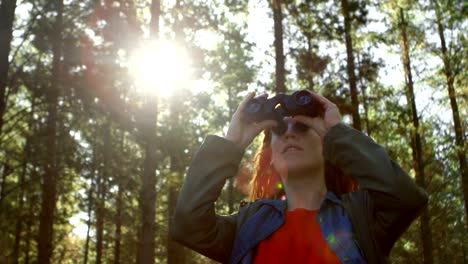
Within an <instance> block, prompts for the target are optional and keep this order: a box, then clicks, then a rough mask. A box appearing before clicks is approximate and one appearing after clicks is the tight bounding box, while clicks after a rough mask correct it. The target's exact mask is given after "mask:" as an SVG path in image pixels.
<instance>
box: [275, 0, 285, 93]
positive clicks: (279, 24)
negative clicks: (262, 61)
mask: <svg viewBox="0 0 468 264" xmlns="http://www.w3.org/2000/svg"><path fill="white" fill-rule="evenodd" d="M282 5H283V0H272V9H273V22H274V31H275V41H274V45H275V59H276V71H275V76H276V91H275V92H276V93H286V77H285V75H286V72H285V68H284V48H283V11H282Z"/></svg>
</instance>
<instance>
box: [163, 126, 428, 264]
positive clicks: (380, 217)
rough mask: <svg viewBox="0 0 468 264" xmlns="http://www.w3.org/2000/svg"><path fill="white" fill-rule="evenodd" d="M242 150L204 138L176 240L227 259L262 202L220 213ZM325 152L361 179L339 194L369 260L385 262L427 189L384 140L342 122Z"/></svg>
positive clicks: (174, 230)
mask: <svg viewBox="0 0 468 264" xmlns="http://www.w3.org/2000/svg"><path fill="white" fill-rule="evenodd" d="M243 154H244V151H243V149H241V148H240V147H238V146H236V145H235V144H233V143H232V142H230V141H228V140H226V139H224V138H221V137H217V136H208V137H207V138H206V139H205V141H204V143H203V144H202V146H201V147H200V149H199V151H198V153H197V154H196V155H195V157H194V159H193V160H192V164H191V166H190V168H189V170H188V173H187V176H186V179H185V182H184V184H183V187H182V189H181V192H180V194H179V199H178V203H177V207H176V211H175V214H174V216H173V219H172V223H171V228H170V234H171V237H172V238H173V239H174V240H176V241H178V242H179V243H181V244H183V245H185V246H187V247H189V248H191V249H193V250H195V251H197V252H199V253H201V254H203V255H205V256H207V257H209V258H212V259H214V260H217V261H219V262H222V263H228V261H229V258H230V254H231V250H232V247H233V243H234V240H235V238H236V233H237V230H240V226H242V224H243V223H244V222H245V221H246V219H247V218H249V217H250V216H251V215H253V214H254V213H255V212H256V211H257V210H258V209H259V207H260V206H261V205H262V202H261V200H257V201H255V202H252V203H249V204H248V205H246V206H243V207H241V208H240V209H239V211H238V212H237V213H234V214H232V215H226V216H224V215H217V214H216V213H215V209H214V203H215V201H216V200H217V199H218V197H219V195H220V193H221V190H222V188H223V186H224V184H225V182H226V180H227V179H228V178H230V177H233V176H235V175H236V174H237V170H238V167H239V164H240V161H241V159H242V156H243ZM323 155H324V158H325V159H326V160H327V161H329V162H330V163H331V164H332V165H334V166H336V167H338V168H340V169H341V170H342V171H343V173H345V174H346V175H352V176H354V177H355V178H356V179H357V181H358V183H359V189H358V190H357V191H354V192H351V193H347V194H344V195H341V197H340V199H341V200H342V201H343V206H344V207H345V209H346V211H347V212H348V213H349V216H350V219H351V222H352V225H353V229H354V230H355V232H356V235H357V239H358V242H359V246H360V247H361V249H362V251H363V253H364V255H365V257H366V259H367V262H368V263H386V262H387V261H388V255H389V253H390V250H391V249H392V247H393V245H394V244H395V242H396V240H397V239H398V238H399V236H400V235H401V234H402V233H403V232H404V231H405V230H406V229H407V228H408V226H409V225H410V224H411V222H412V221H413V220H414V219H415V218H416V217H417V216H418V215H419V214H420V213H421V211H422V210H423V208H424V207H425V205H426V203H427V201H428V196H427V194H426V192H425V191H424V190H422V189H421V188H419V187H418V186H417V185H416V184H415V183H414V182H413V180H412V179H411V178H410V177H409V176H408V175H407V174H406V173H405V172H404V171H403V170H402V169H401V168H400V166H398V164H396V163H394V162H393V161H392V160H390V158H389V157H388V155H387V153H386V152H385V150H384V149H383V148H382V147H381V146H379V145H378V144H376V143H375V142H374V141H373V140H372V139H371V138H369V137H367V136H366V135H364V134H363V133H361V132H359V131H357V130H355V129H353V128H351V127H348V126H346V125H344V124H342V123H340V124H337V125H335V126H333V127H332V128H330V130H329V131H328V133H327V134H326V135H325V138H324V142H323ZM285 210H286V208H285Z"/></svg>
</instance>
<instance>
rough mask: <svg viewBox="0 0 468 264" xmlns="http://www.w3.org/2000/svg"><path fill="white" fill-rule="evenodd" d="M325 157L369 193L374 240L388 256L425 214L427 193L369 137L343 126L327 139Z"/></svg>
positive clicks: (340, 125) (337, 126) (339, 125)
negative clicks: (417, 218)
mask: <svg viewBox="0 0 468 264" xmlns="http://www.w3.org/2000/svg"><path fill="white" fill-rule="evenodd" d="M323 151H324V157H325V159H326V160H328V161H329V162H331V163H332V164H333V165H335V166H337V167H338V168H340V169H341V170H342V171H343V173H344V174H346V175H351V176H353V177H355V178H356V180H357V181H358V183H359V188H360V189H361V190H364V191H367V192H368V193H369V196H370V199H371V204H372V205H373V210H374V212H372V213H373V215H374V217H375V223H376V225H375V226H374V227H373V228H374V229H373V231H374V232H375V236H376V238H377V240H378V241H380V242H379V244H380V246H381V249H382V250H383V252H385V253H387V254H388V253H389V251H390V250H391V248H392V246H393V244H394V243H395V241H396V240H397V239H398V237H399V236H400V235H401V234H402V233H403V232H404V231H405V230H406V229H407V228H408V226H409V225H410V224H411V222H412V221H413V220H414V219H415V218H416V217H417V216H418V215H419V214H420V213H421V212H422V210H423V209H424V207H425V205H426V204H427V201H428V195H427V193H426V192H425V191H424V190H423V189H422V188H420V187H418V186H417V185H416V184H415V183H414V181H413V180H412V179H411V178H410V177H409V176H408V174H407V173H406V172H404V171H403V170H402V169H401V167H400V166H399V165H398V164H396V163H395V162H393V161H392V160H391V159H390V158H389V157H388V155H387V153H386V151H385V150H384V149H383V148H382V147H381V146H379V145H378V144H377V143H375V142H374V141H373V140H372V139H371V138H370V137H368V136H366V135H364V134H363V133H361V132H360V131H357V130H355V129H353V128H351V127H348V126H346V125H344V124H342V123H340V124H337V125H335V126H333V127H332V128H330V130H329V131H328V133H327V134H326V136H325V139H324V149H323Z"/></svg>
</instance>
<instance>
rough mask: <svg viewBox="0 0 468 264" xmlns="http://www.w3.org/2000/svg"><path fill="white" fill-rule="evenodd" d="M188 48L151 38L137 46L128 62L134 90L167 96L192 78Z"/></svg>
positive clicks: (187, 83)
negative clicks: (145, 43)
mask: <svg viewBox="0 0 468 264" xmlns="http://www.w3.org/2000/svg"><path fill="white" fill-rule="evenodd" d="M190 65H191V60H190V58H189V56H188V54H187V51H186V50H185V49H184V48H183V47H181V46H179V45H178V44H177V43H174V42H171V41H165V40H160V41H154V42H151V43H149V44H147V45H145V46H143V47H141V48H140V49H138V50H136V51H135V52H134V53H133V54H132V56H131V58H130V63H129V70H130V72H131V73H132V75H133V76H134V78H135V82H136V87H137V91H138V92H140V93H149V94H153V95H157V96H161V97H167V96H170V95H172V94H173V93H174V91H175V90H176V89H180V88H181V87H183V86H185V85H189V83H190V80H191V67H190Z"/></svg>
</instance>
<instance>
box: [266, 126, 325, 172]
mask: <svg viewBox="0 0 468 264" xmlns="http://www.w3.org/2000/svg"><path fill="white" fill-rule="evenodd" d="M312 119H313V124H314V126H312V127H308V126H306V125H304V124H303V123H299V122H295V121H293V120H292V119H291V118H290V117H287V118H285V122H286V124H287V126H288V129H287V130H286V132H285V133H284V134H283V135H276V134H275V133H272V137H271V149H272V163H273V166H274V168H275V170H276V171H277V172H278V173H279V174H280V176H281V178H282V180H283V181H284V180H286V179H284V177H285V176H287V175H307V174H309V173H310V171H311V170H312V171H313V170H317V169H322V168H323V166H324V159H323V155H322V139H321V138H320V136H319V134H318V133H317V132H316V131H317V130H319V129H323V128H324V123H323V120H322V119H321V118H318V117H316V118H312ZM322 126H323V127H322Z"/></svg>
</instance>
